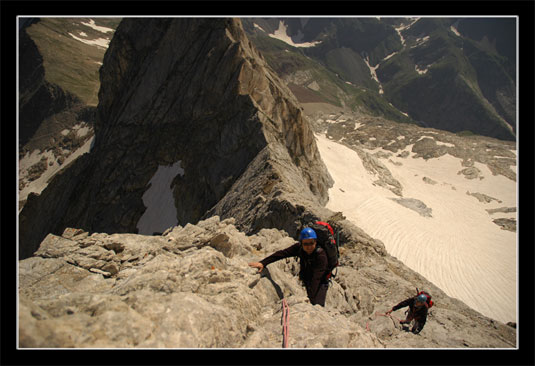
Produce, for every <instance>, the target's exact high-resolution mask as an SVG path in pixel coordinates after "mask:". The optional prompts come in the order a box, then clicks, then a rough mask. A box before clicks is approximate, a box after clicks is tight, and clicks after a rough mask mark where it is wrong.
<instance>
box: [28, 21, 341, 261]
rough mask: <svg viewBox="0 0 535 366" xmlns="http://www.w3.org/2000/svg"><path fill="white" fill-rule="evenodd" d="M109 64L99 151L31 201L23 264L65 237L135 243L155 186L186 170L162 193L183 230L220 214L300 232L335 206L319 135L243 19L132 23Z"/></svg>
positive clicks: (246, 225) (121, 30)
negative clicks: (321, 209) (309, 209)
mask: <svg viewBox="0 0 535 366" xmlns="http://www.w3.org/2000/svg"><path fill="white" fill-rule="evenodd" d="M103 63H104V64H103V67H102V68H101V89H100V92H99V101H100V102H99V106H98V110H97V121H96V122H95V140H94V147H93V149H92V150H91V153H89V154H86V155H84V156H82V157H81V158H79V159H78V160H76V161H75V162H74V163H73V165H72V166H71V167H69V169H66V170H65V171H64V172H62V174H60V175H59V176H58V177H56V178H54V180H53V181H51V182H50V184H49V185H48V187H47V189H46V190H44V191H43V192H42V194H41V195H40V196H37V195H30V196H29V197H28V201H27V203H26V205H25V207H24V209H23V211H22V212H21V214H20V257H21V258H26V257H28V256H30V255H31V254H32V253H33V252H34V251H35V250H36V249H37V246H38V245H39V243H40V242H41V240H42V239H43V238H44V237H45V236H46V235H47V234H48V233H54V234H56V235H58V234H61V233H62V232H63V230H64V229H65V228H66V227H78V228H82V229H84V230H87V231H89V232H107V233H111V232H115V233H126V232H137V230H138V228H137V227H136V225H137V223H138V222H139V220H140V218H141V217H142V215H143V214H144V212H145V211H146V209H147V206H146V205H145V202H144V201H143V195H144V193H145V192H146V191H147V190H148V189H149V188H150V184H149V182H150V181H151V178H152V177H154V176H155V173H156V172H157V170H158V168H159V167H161V166H164V167H167V166H171V165H173V164H175V163H178V162H180V166H181V168H182V169H183V171H184V174H182V175H178V174H177V175H176V176H175V177H171V178H172V183H171V187H164V188H165V189H171V190H172V194H173V197H174V200H175V208H176V218H174V219H175V220H176V221H175V222H176V223H177V224H180V225H184V224H186V223H188V222H196V221H197V220H199V219H201V218H202V217H203V216H204V217H208V216H210V215H213V214H221V215H222V217H224V218H225V217H231V216H234V217H236V219H237V220H238V222H240V225H241V226H240V227H241V228H242V229H244V230H245V231H255V230H256V231H258V230H259V229H260V228H262V227H266V226H267V227H270V226H277V227H281V226H280V225H279V223H280V221H281V219H280V218H277V216H282V217H283V218H282V220H284V222H283V223H282V227H290V228H291V229H295V227H296V224H295V218H296V214H295V212H294V210H293V208H292V207H293V206H295V205H296V204H300V202H304V203H303V209H300V210H301V212H304V207H305V206H304V204H305V203H306V204H308V202H309V201H310V206H312V205H317V206H319V205H321V204H322V203H325V202H326V200H327V189H328V187H329V185H330V184H331V178H330V176H329V174H328V172H327V170H326V168H325V166H324V164H323V162H322V161H321V158H320V155H319V152H318V150H317V147H316V145H315V141H314V136H313V133H312V130H311V129H310V127H309V125H308V123H307V122H306V120H305V117H304V114H303V112H302V110H301V109H300V108H299V107H298V104H297V102H296V101H295V98H294V97H293V96H292V94H291V92H290V91H289V90H288V89H287V88H286V87H285V85H284V84H283V83H282V82H281V81H280V80H279V79H278V77H277V76H275V74H274V73H273V72H272V71H271V70H270V69H269V67H268V66H267V65H266V63H265V61H264V60H263V59H262V57H261V56H260V55H259V54H258V53H257V52H256V51H255V49H254V48H253V47H252V45H251V44H250V43H249V42H248V40H247V38H246V36H245V34H244V32H243V29H242V26H241V23H240V20H239V19H200V18H196V19H185V18H173V19H171V18H169V19H165V18H154V19H149V18H141V19H133V18H129V19H124V20H123V21H122V22H121V24H120V26H119V27H118V28H117V30H116V33H115V35H114V38H113V40H112V42H111V43H110V46H109V48H108V51H107V52H106V54H105V57H104V62H103ZM250 176H251V177H255V180H254V181H255V182H263V183H262V184H261V185H256V184H254V185H251V182H249V181H248V180H246V179H244V177H250ZM245 185H247V187H249V188H251V190H247V189H245ZM289 196H292V197H293V198H295V199H294V200H292V201H290V200H289V199H288V197H289ZM289 202H292V203H289ZM216 204H217V205H218V206H217V207H216V208H214V209H213V210H212V211H210V213H207V211H209V210H210V209H212V207H213V206H214V205H216ZM251 210H253V211H254V212H256V214H255V213H253V214H251ZM266 213H271V214H272V215H271V218H266ZM170 215H174V212H171V213H170ZM244 217H247V219H246V220H241V218H244ZM155 231H157V230H155ZM148 234H152V232H149V233H148Z"/></svg>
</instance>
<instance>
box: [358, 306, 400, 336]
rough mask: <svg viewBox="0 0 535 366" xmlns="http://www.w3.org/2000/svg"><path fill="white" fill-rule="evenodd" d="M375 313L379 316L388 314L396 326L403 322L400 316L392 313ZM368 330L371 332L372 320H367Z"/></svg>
mask: <svg viewBox="0 0 535 366" xmlns="http://www.w3.org/2000/svg"><path fill="white" fill-rule="evenodd" d="M374 315H375V316H376V317H378V316H386V317H388V318H390V319H392V321H393V322H394V326H397V325H398V324H399V323H400V322H401V320H400V319H399V318H398V317H396V316H394V315H392V313H390V314H386V313H380V312H378V311H376V312H375V314H374ZM366 330H367V331H368V332H370V322H369V321H367V322H366Z"/></svg>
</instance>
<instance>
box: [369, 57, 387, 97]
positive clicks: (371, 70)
mask: <svg viewBox="0 0 535 366" xmlns="http://www.w3.org/2000/svg"><path fill="white" fill-rule="evenodd" d="M364 62H365V63H366V65H367V66H368V68H369V69H370V73H371V74H372V79H373V80H375V81H376V82H377V84H379V94H383V93H384V91H383V86H382V85H381V82H380V81H379V79H378V78H377V73H376V72H375V70H377V68H378V67H379V64H377V66H375V67H372V66H371V65H370V56H366V58H365V59H364Z"/></svg>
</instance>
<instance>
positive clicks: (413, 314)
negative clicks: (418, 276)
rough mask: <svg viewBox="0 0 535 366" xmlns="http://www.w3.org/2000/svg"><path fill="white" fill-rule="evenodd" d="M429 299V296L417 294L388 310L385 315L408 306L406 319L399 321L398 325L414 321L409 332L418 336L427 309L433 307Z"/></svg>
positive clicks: (423, 323) (422, 326)
mask: <svg viewBox="0 0 535 366" xmlns="http://www.w3.org/2000/svg"><path fill="white" fill-rule="evenodd" d="M430 299H431V297H430V295H429V297H428V296H426V295H425V294H424V293H419V294H418V295H416V296H414V297H410V298H408V299H406V300H403V301H402V302H400V303H399V304H397V305H396V306H394V307H393V308H392V309H390V310H388V311H387V312H386V314H387V315H388V314H390V313H391V312H392V311H396V310H398V309H401V308H404V307H406V306H408V307H409V310H408V313H407V318H406V319H405V320H400V321H399V322H400V324H410V323H411V322H412V321H413V320H414V325H413V327H412V329H411V332H413V333H414V334H418V333H420V332H421V331H422V329H423V328H424V325H425V322H426V320H427V314H428V310H429V308H430V307H431V306H433V302H432V301H431V300H430Z"/></svg>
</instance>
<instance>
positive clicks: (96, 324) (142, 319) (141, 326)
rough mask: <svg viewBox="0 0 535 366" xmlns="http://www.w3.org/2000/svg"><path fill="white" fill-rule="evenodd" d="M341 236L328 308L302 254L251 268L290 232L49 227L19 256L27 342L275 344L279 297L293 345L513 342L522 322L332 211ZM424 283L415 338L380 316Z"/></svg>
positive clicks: (226, 226) (214, 223)
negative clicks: (503, 318)
mask: <svg viewBox="0 0 535 366" xmlns="http://www.w3.org/2000/svg"><path fill="white" fill-rule="evenodd" d="M330 222H331V223H332V224H333V225H334V226H335V227H336V228H337V229H338V230H340V239H341V242H343V243H344V246H343V247H342V252H341V265H340V267H339V269H338V274H337V277H336V278H335V280H334V281H333V283H332V286H331V288H330V289H329V292H328V295H327V301H326V306H325V307H324V308H323V307H321V306H319V305H316V306H314V305H311V304H310V303H309V302H308V299H307V297H306V292H305V290H304V287H303V286H301V285H300V284H299V281H298V279H297V278H298V276H297V272H298V267H299V264H298V263H297V261H296V260H294V259H287V260H282V261H279V262H276V263H273V264H271V265H270V266H268V267H267V270H264V271H263V272H262V273H261V274H258V273H257V272H256V269H253V268H250V267H248V266H247V263H248V262H250V261H255V260H258V259H260V258H262V257H264V256H266V255H268V254H270V253H271V252H273V251H274V250H277V249H282V248H284V247H287V246H289V245H291V244H292V243H293V242H294V240H293V239H292V238H291V237H289V236H288V235H287V233H286V232H284V231H280V230H277V229H262V230H260V231H259V232H258V233H257V234H255V235H249V236H248V235H246V234H245V233H243V232H240V231H239V230H238V229H237V228H236V226H235V224H236V221H235V220H234V219H226V220H221V219H220V218H219V217H217V216H214V217H211V218H209V219H207V220H203V221H200V222H198V223H197V224H196V225H192V224H187V225H185V226H176V227H174V228H171V229H169V230H168V231H167V232H165V233H164V234H163V235H157V236H145V235H136V234H111V235H110V234H104V233H92V234H90V233H88V232H85V231H83V230H80V229H72V228H67V229H66V230H65V231H64V232H63V233H62V235H61V236H57V235H53V234H50V235H48V236H47V237H46V238H45V240H44V241H43V242H42V243H41V245H40V248H39V250H38V251H37V252H36V253H35V255H34V256H32V257H30V258H27V259H25V260H22V261H20V263H19V322H18V326H19V347H21V348H56V347H60V348H71V347H72V348H86V347H88V348H95V347H96V348H124V347H128V348H131V347H136V348H164V347H165V348H279V347H282V341H283V338H282V327H281V318H282V314H281V299H282V298H283V297H284V298H285V299H286V300H287V303H288V305H289V311H290V317H289V339H288V344H289V347H291V348H385V347H389V348H450V347H451V348H468V347H477V348H479V347H481V348H514V347H515V344H516V330H515V329H514V328H513V327H512V326H508V325H505V324H502V323H500V322H497V321H493V320H491V319H489V318H486V317H484V316H482V315H481V314H479V313H477V312H476V311H474V310H472V309H470V308H469V307H467V306H466V305H465V304H464V303H462V302H460V301H458V300H456V299H453V298H450V297H448V296H446V295H445V294H444V292H442V291H441V290H440V289H438V288H437V287H435V286H434V285H433V284H432V283H430V282H428V281H426V280H425V279H424V278H423V277H422V276H420V275H419V274H417V273H415V272H413V271H411V270H410V269H408V268H407V267H406V266H405V265H403V264H402V263H401V262H399V261H398V260H396V259H395V258H393V257H391V256H389V255H387V254H386V252H385V250H384V246H383V245H382V243H381V242H379V241H377V240H374V239H372V238H370V237H369V236H367V235H366V234H365V233H363V232H362V231H361V230H360V229H358V228H357V227H355V226H354V225H352V224H351V223H349V222H348V221H346V220H345V219H344V218H343V216H341V215H335V216H333V217H331V218H330ZM415 287H419V288H420V289H426V290H428V291H429V292H430V293H431V294H432V295H433V299H434V301H435V306H434V307H433V308H432V309H431V311H430V316H429V317H428V321H427V324H426V326H425V328H424V330H423V331H422V332H421V333H420V334H419V335H414V334H412V333H410V332H406V331H405V330H404V329H403V328H402V327H401V326H400V325H399V324H398V323H397V322H396V319H399V318H403V317H404V314H403V311H404V309H402V310H398V311H396V312H394V313H393V317H392V318H388V317H385V316H381V314H384V312H385V311H386V310H388V309H389V308H391V307H392V306H393V305H394V304H396V303H397V302H399V301H401V300H403V299H405V298H406V297H408V296H411V295H413V294H414V291H415Z"/></svg>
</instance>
